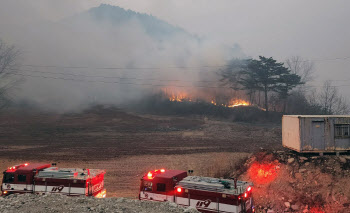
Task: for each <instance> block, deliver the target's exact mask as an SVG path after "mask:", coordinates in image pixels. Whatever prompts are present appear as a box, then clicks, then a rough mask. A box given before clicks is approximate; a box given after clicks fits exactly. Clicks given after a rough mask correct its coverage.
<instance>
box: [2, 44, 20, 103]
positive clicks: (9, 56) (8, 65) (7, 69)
mask: <svg viewBox="0 0 350 213" xmlns="http://www.w3.org/2000/svg"><path fill="white" fill-rule="evenodd" d="M18 55H19V51H18V50H16V48H15V47H14V46H9V45H7V44H6V43H5V42H3V41H2V40H1V39H0V108H2V107H4V106H5V105H6V104H7V102H8V99H7V97H6V95H7V92H8V91H9V89H11V88H12V87H13V86H14V85H15V83H16V82H18V78H16V77H14V76H13V75H11V72H13V69H14V67H15V66H16V61H17V58H18Z"/></svg>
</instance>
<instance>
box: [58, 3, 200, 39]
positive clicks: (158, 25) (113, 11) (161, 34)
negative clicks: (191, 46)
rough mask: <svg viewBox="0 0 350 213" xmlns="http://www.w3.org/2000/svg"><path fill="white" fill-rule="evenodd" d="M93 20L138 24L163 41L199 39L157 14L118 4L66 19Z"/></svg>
mask: <svg viewBox="0 0 350 213" xmlns="http://www.w3.org/2000/svg"><path fill="white" fill-rule="evenodd" d="M86 20H89V21H92V22H91V23H93V22H94V23H95V24H97V25H100V24H110V25H111V26H113V27H114V28H122V27H126V26H129V25H134V24H138V25H139V26H141V28H142V29H143V30H144V32H145V33H146V34H148V35H149V36H150V37H151V38H153V39H155V40H158V41H161V40H164V39H165V40H166V39H169V38H171V37H175V36H182V37H185V38H186V39H191V40H197V39H198V38H197V37H195V36H193V35H191V34H189V33H188V32H186V31H185V30H184V29H182V28H180V27H177V26H174V25H171V24H169V23H167V22H165V21H163V20H161V19H159V18H157V17H155V16H152V15H148V14H145V13H138V12H135V11H132V10H125V9H123V8H121V7H118V6H112V5H108V4H101V5H100V6H99V7H94V8H91V9H89V10H88V11H85V12H83V13H80V14H77V15H75V16H73V17H70V18H67V19H65V20H64V22H65V23H71V24H78V23H80V22H83V21H86Z"/></svg>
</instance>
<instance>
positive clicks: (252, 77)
mask: <svg viewBox="0 0 350 213" xmlns="http://www.w3.org/2000/svg"><path fill="white" fill-rule="evenodd" d="M222 81H224V82H226V83H228V84H230V85H231V88H232V89H241V90H244V91H246V92H247V94H248V95H249V96H250V97H251V99H252V96H253V95H254V94H255V92H256V91H258V92H259V93H260V92H263V94H264V103H265V109H266V112H268V111H269V93H270V92H277V93H278V95H279V97H280V99H281V100H284V103H286V102H285V101H286V99H287V97H288V96H289V92H290V91H291V90H292V89H293V88H294V87H296V86H297V85H300V84H302V82H301V77H300V76H299V75H297V74H294V73H291V70H290V69H288V68H287V67H285V66H284V64H283V63H278V62H277V61H276V60H274V59H273V58H272V57H270V58H266V57H263V56H259V60H255V59H248V60H242V61H239V60H235V61H234V63H233V66H229V69H226V70H224V71H223V72H222ZM259 98H260V94H259ZM285 105H286V104H284V106H285ZM283 108H284V109H285V107H283Z"/></svg>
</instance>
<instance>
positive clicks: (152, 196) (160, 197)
mask: <svg viewBox="0 0 350 213" xmlns="http://www.w3.org/2000/svg"><path fill="white" fill-rule="evenodd" d="M140 200H154V201H170V202H174V196H171V195H170V196H169V195H164V194H157V193H153V192H147V191H141V192H140Z"/></svg>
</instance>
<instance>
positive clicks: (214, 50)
mask: <svg viewBox="0 0 350 213" xmlns="http://www.w3.org/2000/svg"><path fill="white" fill-rule="evenodd" d="M27 12H28V11H27ZM28 13H29V15H30V12H28ZM38 20H40V21H38ZM1 24H3V23H1ZM6 29H7V30H6V33H1V34H0V36H2V37H4V40H5V41H8V42H10V43H12V44H14V45H16V46H17V47H18V48H19V49H20V50H21V51H22V55H21V59H20V64H21V65H22V66H20V67H19V68H18V70H13V71H12V72H13V73H14V76H20V77H22V78H24V79H25V81H24V82H23V83H22V84H21V85H19V86H18V87H17V90H15V91H13V96H14V100H16V101H17V102H21V103H26V104H28V103H29V104H32V105H35V106H39V107H41V108H43V109H48V110H55V111H60V112H66V111H77V110H81V109H84V108H86V107H88V106H90V105H92V104H113V105H126V104H128V103H130V102H135V101H137V100H142V98H144V97H145V96H147V95H149V94H152V93H156V92H159V91H164V89H166V90H167V91H171V92H186V93H191V94H192V95H193V94H195V95H206V94H208V92H209V93H215V91H217V90H215V89H214V88H215V87H217V86H220V85H219V83H218V82H219V81H218V78H219V77H218V76H217V75H216V71H218V70H219V69H220V66H221V65H225V64H226V63H227V61H228V60H229V59H232V58H234V57H243V53H242V52H241V50H240V49H239V47H238V46H234V47H233V48H227V47H223V46H221V45H219V44H216V43H213V42H211V41H209V40H205V39H201V38H199V37H197V36H194V35H191V34H189V33H187V32H185V31H184V30H182V29H181V28H179V27H174V26H172V25H170V24H168V23H166V22H164V21H161V20H159V19H157V18H155V17H153V16H150V15H146V14H140V13H136V12H133V11H130V10H129V11H126V10H124V9H122V8H119V7H115V6H110V5H101V6H99V7H97V8H91V9H90V10H88V11H85V12H82V13H79V14H76V15H74V16H69V17H65V18H63V19H60V20H59V21H55V22H52V21H47V20H46V19H45V17H37V19H35V21H32V22H30V24H28V25H21V26H18V27H16V26H15V25H12V26H11V27H8V28H6ZM41 65H49V66H41ZM218 65H220V66H218ZM210 88H211V89H210Z"/></svg>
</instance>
